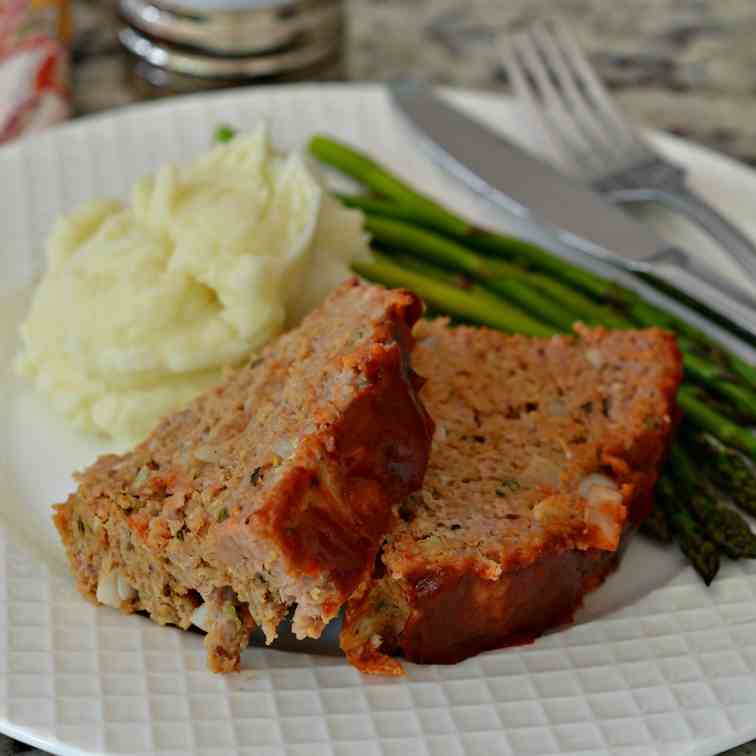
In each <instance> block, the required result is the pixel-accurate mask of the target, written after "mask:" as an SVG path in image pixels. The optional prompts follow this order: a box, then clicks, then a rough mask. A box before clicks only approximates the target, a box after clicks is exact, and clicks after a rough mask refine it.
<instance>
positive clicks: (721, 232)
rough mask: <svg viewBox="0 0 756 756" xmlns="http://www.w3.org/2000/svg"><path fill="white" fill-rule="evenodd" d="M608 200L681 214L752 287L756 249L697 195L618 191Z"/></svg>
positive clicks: (755, 276)
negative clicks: (719, 249) (730, 259)
mask: <svg viewBox="0 0 756 756" xmlns="http://www.w3.org/2000/svg"><path fill="white" fill-rule="evenodd" d="M612 198H613V199H614V200H615V201H616V202H619V203H626V202H657V203H659V204H661V205H665V206H666V207H668V208H670V209H671V210H675V211H677V212H679V213H682V214H683V215H685V216H687V217H688V218H689V219H690V220H691V221H693V222H694V223H696V224H697V225H698V226H700V227H701V228H702V229H703V230H704V231H706V232H707V233H708V234H709V236H711V237H712V239H714V240H715V241H716V242H718V243H719V245H720V246H721V247H722V249H723V250H724V251H725V252H727V253H729V254H730V256H731V257H733V258H734V259H735V261H736V262H737V263H738V264H739V265H740V267H741V268H742V269H743V270H744V271H745V272H746V273H747V274H748V275H749V277H750V278H751V280H752V281H753V282H754V283H756V245H755V244H754V243H753V242H752V241H751V240H750V239H749V238H748V237H747V236H745V234H743V233H742V232H741V231H739V230H738V229H737V228H736V227H735V226H734V225H733V224H732V223H730V221H729V220H727V218H725V217H724V215H722V213H720V212H719V211H718V210H717V209H716V208H715V207H713V206H712V205H711V204H710V203H709V202H708V201H707V200H705V199H704V198H703V197H702V196H701V195H700V194H697V193H696V192H694V191H692V190H690V189H688V188H686V187H679V188H675V189H674V190H667V189H640V190H629V191H618V192H613V193H612Z"/></svg>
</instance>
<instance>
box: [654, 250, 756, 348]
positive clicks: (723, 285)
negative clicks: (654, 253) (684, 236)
mask: <svg viewBox="0 0 756 756" xmlns="http://www.w3.org/2000/svg"><path fill="white" fill-rule="evenodd" d="M648 267H649V268H650V271H649V272H652V273H653V274H654V275H655V276H658V277H659V278H662V279H663V280H664V281H666V282H667V283H668V284H670V285H671V286H674V287H676V288H678V289H681V290H682V291H684V292H685V293H686V294H688V295H690V296H691V297H693V298H694V299H698V300H700V301H701V302H704V303H705V304H707V305H708V306H709V307H711V308H712V309H714V310H717V311H719V312H720V313H721V314H722V315H724V316H725V317H727V318H729V319H730V320H732V321H734V322H735V323H737V324H738V325H739V326H740V327H741V328H743V329H744V330H746V331H748V333H750V334H752V335H754V336H756V299H754V297H753V296H751V295H750V294H749V293H748V292H746V291H744V290H743V289H741V288H739V287H736V286H735V285H733V284H732V283H730V281H728V280H727V279H725V278H723V277H722V276H720V275H719V274H718V273H715V272H714V271H713V270H711V268H709V267H708V266H706V265H704V264H702V263H700V262H699V261H698V260H697V259H696V258H695V257H694V256H693V255H690V254H688V253H687V252H685V251H684V250H682V249H678V248H672V249H669V250H667V252H666V253H665V254H664V255H660V258H659V259H658V263H657V264H654V265H649V266H648Z"/></svg>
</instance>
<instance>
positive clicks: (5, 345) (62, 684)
mask: <svg viewBox="0 0 756 756" xmlns="http://www.w3.org/2000/svg"><path fill="white" fill-rule="evenodd" d="M455 97H456V98H458V100H459V102H461V103H462V104H464V105H466V106H469V107H470V108H472V109H473V110H474V111H475V112H476V113H478V114H479V115H480V116H481V117H484V118H486V119H487V120H490V121H491V122H493V123H496V124H497V125H498V126H499V127H500V128H502V129H504V130H506V131H507V132H509V133H510V134H512V135H513V136H516V137H518V138H521V139H525V141H529V142H530V143H531V144H532V145H533V146H536V147H538V146H539V145H538V144H537V142H534V141H533V140H534V139H535V130H534V129H533V128H532V127H531V126H530V125H528V124H527V123H526V122H525V121H524V119H523V117H522V115H521V114H519V113H518V111H517V109H516V108H515V107H514V106H513V105H512V104H511V103H509V102H508V101H506V100H504V99H501V98H493V97H490V96H484V95H476V94H470V93H467V94H465V93H456V94H455ZM261 117H265V118H267V119H269V120H270V122H271V123H272V126H273V132H274V134H276V135H277V140H278V142H279V143H280V145H281V146H282V147H285V148H293V147H296V146H299V145H302V144H303V143H304V142H305V141H306V139H307V137H308V136H309V135H310V134H312V133H313V132H316V131H324V132H328V133H330V134H333V135H336V136H338V137H342V138H345V139H347V140H349V141H352V142H354V143H355V144H358V145H361V146H363V147H365V148H367V149H368V150H370V152H371V153H372V154H373V155H375V156H377V157H380V158H381V159H383V160H385V161H386V162H387V163H389V164H390V165H391V166H392V167H393V168H395V169H396V170H397V171H399V172H400V173H402V174H404V175H406V176H408V177H409V178H410V179H411V180H412V181H413V182H414V183H415V184H417V185H419V186H421V187H425V188H426V189H428V188H430V189H431V190H432V191H433V192H434V193H435V194H437V195H438V196H440V197H442V198H443V199H444V201H446V202H448V203H450V204H452V205H454V206H455V207H457V208H458V209H460V210H462V211H464V212H467V213H468V214H470V215H472V216H474V217H475V218H477V219H478V220H480V221H487V222H490V223H496V224H498V225H502V224H503V223H506V219H502V218H501V216H500V214H498V213H496V212H494V211H493V210H492V209H491V208H488V207H485V206H484V205H482V204H481V203H480V201H479V200H478V199H476V198H475V197H472V196H471V195H469V194H467V193H466V192H465V191H464V190H463V189H461V188H460V187H459V186H457V185H455V184H454V183H453V181H451V180H450V179H448V178H446V177H445V176H444V175H442V174H441V173H440V172H438V171H437V170H436V169H435V168H434V167H433V166H431V165H430V164H429V163H428V162H427V161H426V160H425V159H424V158H423V157H422V156H421V155H419V154H418V152H417V150H416V149H415V147H414V146H413V144H412V141H411V139H410V138H408V136H407V135H406V133H405V132H404V131H403V130H402V129H401V128H400V127H399V124H398V123H397V120H396V119H395V116H394V115H393V114H392V113H391V112H390V110H389V107H388V103H387V101H386V98H385V96H384V94H383V92H382V91H381V90H380V89H378V88H375V87H365V86H325V87H323V86H319V87H287V88H279V89H276V88H273V89H260V90H250V91H239V92H232V93H230V94H221V95H213V96H204V97H197V98H190V99H184V100H174V101H171V102H168V103H163V104H158V105H148V106H140V107H137V108H133V109H129V110H126V111H123V112H120V113H117V114H115V115H106V116H103V117H96V118H92V119H87V120H84V121H81V122H78V123H74V124H71V125H67V126H64V127H62V128H59V129H57V130H53V131H50V132H48V133H46V134H44V135H42V136H40V137H36V138H34V139H32V140H30V141H23V142H21V143H19V144H16V145H13V146H10V147H7V148H5V149H3V150H1V151H0V229H2V232H3V244H2V246H0V294H2V295H3V299H2V311H1V312H2V315H1V316H0V323H1V324H2V328H0V333H2V337H1V338H0V349H1V350H2V365H3V373H2V374H1V376H0V394H1V395H0V417H3V418H4V421H3V423H2V430H1V431H0V433H2V435H0V476H1V478H0V479H1V480H2V483H3V487H4V490H3V496H2V498H1V499H0V518H1V519H0V523H1V525H0V730H1V731H3V732H5V733H7V734H9V735H12V736H14V737H16V738H20V739H23V740H26V741H28V742H30V743H33V744H34V745H37V746H40V747H42V748H45V749H47V750H50V751H53V752H55V753H61V754H79V753H99V752H103V751H104V752H108V753H164V754H168V753H172V754H188V753H196V754H253V753H254V754H284V753H285V754H307V756H319V755H320V754H352V753H359V754H360V756H371V755H372V754H385V755H386V756H389V755H390V754H401V756H410V754H429V755H431V756H442V755H443V756H447V755H449V756H451V755H452V754H461V753H466V754H471V755H472V754H510V753H511V754H517V755H518V756H519V755H520V754H531V753H532V754H539V756H541V755H543V754H547V753H562V754H567V753H571V754H599V753H617V754H675V755H678V756H681V755H682V754H714V753H717V752H719V751H721V750H723V749H725V748H727V747H729V746H733V745H737V744H738V743H742V742H745V741H747V740H749V739H752V738H754V737H756V676H755V675H754V671H756V598H755V593H754V587H755V586H756V567H754V563H753V562H749V561H742V562H740V563H733V562H726V563H725V564H724V565H723V568H722V571H721V573H720V576H719V577H718V578H717V580H716V582H715V584H714V586H713V587H712V588H710V589H708V590H707V589H706V588H704V587H703V585H702V583H701V582H700V580H699V579H698V578H697V577H696V576H695V574H694V573H693V571H692V570H691V569H690V568H689V567H687V566H686V565H685V564H684V563H683V561H682V560H681V559H680V557H679V556H678V554H677V552H676V551H675V550H674V549H666V550H665V549H659V548H656V547H654V546H652V545H651V544H649V543H648V542H646V541H644V540H642V539H640V538H637V539H636V540H635V541H634V542H633V543H632V545H631V547H630V549H629V552H628V554H627V555H626V557H625V560H624V563H623V565H622V568H621V570H620V571H619V572H618V573H617V574H615V575H613V576H612V577H610V578H609V579H608V580H607V581H606V583H605V585H604V586H603V587H602V588H601V589H600V590H599V591H597V592H595V593H594V594H592V595H591V596H590V597H589V599H588V601H587V602H586V606H585V608H584V609H583V610H582V611H581V612H580V614H579V616H578V618H577V622H576V624H575V626H573V627H571V628H568V629H565V630H562V631H559V632H555V633H552V634H550V635H548V636H546V637H544V638H541V639H540V640H538V641H536V642H535V643H534V644H532V645H530V646H524V647H520V648H514V649H509V650H505V651H499V652H492V653H488V654H484V655H482V656H480V657H478V658H475V659H471V660H469V661H466V662H464V663H462V664H458V665H456V666H452V667H441V666H430V667H419V666H413V665H409V664H408V665H406V667H407V676H406V677H405V678H404V679H400V680H386V679H380V678H371V679H369V678H367V677H363V676H361V675H360V674H359V673H358V672H356V671H355V670H353V669H352V668H350V667H349V666H348V665H347V664H346V662H345V661H344V659H343V658H341V657H340V656H338V655H336V654H335V642H334V633H333V632H331V633H330V637H329V638H328V639H326V640H325V641H323V642H322V643H320V644H315V645H314V646H311V647H309V648H307V649H304V650H310V649H311V650H313V651H314V653H312V654H308V653H303V652H302V649H303V647H302V646H299V649H300V651H298V652H293V651H283V650H271V649H265V648H260V647H256V648H253V649H251V650H249V651H248V652H246V653H245V655H244V658H243V661H244V666H245V668H246V670H247V671H245V672H243V673H241V674H239V675H234V676H229V677H221V676H214V675H211V674H209V673H208V672H206V671H205V651H204V647H203V645H202V637H201V636H200V635H199V634H194V633H184V632H180V631H178V630H175V629H169V628H161V627H158V626H157V625H154V624H152V623H151V622H149V621H148V620H145V619H142V618H141V617H125V616H122V615H120V614H119V613H117V612H115V611H113V610H110V609H107V608H99V609H95V608H94V607H92V606H90V605H89V604H88V603H86V602H85V601H84V600H83V599H81V598H80V597H79V596H78V595H77V594H76V592H75V591H74V588H73V581H72V579H71V577H70V576H69V574H68V572H67V568H66V565H65V560H64V555H63V551H62V548H61V546H60V545H59V543H58V540H57V537H56V535H55V534H54V532H53V528H52V525H51V523H50V518H49V506H50V503H51V502H54V501H60V500H61V499H62V498H63V497H64V496H65V494H66V493H67V492H68V491H69V490H70V489H71V488H72V481H71V477H70V474H71V471H72V470H74V469H76V468H81V467H83V466H84V465H86V464H87V463H89V462H91V461H92V460H93V459H94V457H95V455H96V454H97V453H99V452H102V451H105V449H106V446H105V445H103V444H101V443H98V442H97V441H96V440H92V439H86V438H82V437H78V436H76V435H74V434H73V433H71V432H70V431H69V430H68V429H67V427H66V426H65V424H64V423H62V422H61V421H60V419H59V418H57V417H55V416H54V415H53V414H51V412H50V410H49V409H48V408H47V406H46V405H45V403H44V401H43V400H41V399H40V398H39V397H37V396H36V395H34V394H33V393H32V392H31V391H30V390H29V389H28V388H27V387H26V386H24V385H21V384H20V383H19V382H18V381H17V380H16V379H15V378H14V377H13V376H12V373H11V370H10V363H11V358H12V355H13V353H14V350H15V338H16V336H15V332H16V327H17V325H18V322H19V318H20V317H21V316H22V314H23V312H24V307H25V306H26V302H27V300H28V288H29V285H30V283H31V282H32V281H33V278H34V276H35V274H36V273H37V272H38V271H39V270H40V268H41V266H42V263H43V240H44V238H45V235H46V233H47V231H48V229H49V228H50V225H51V223H52V221H53V219H54V217H55V216H56V215H57V214H58V213H60V212H62V211H64V210H69V209H71V208H72V207H74V206H75V205H77V204H78V203H79V202H81V201H83V200H85V199H88V198H90V197H94V196H96V195H101V194H106V195H120V196H122V195H125V193H126V191H127V189H128V187H129V186H130V184H131V183H132V182H133V181H134V180H135V179H136V178H137V177H139V176H140V175H142V174H144V173H145V172H147V171H151V170H153V169H154V168H155V167H156V166H157V165H158V163H159V162H161V161H164V160H166V159H174V158H184V157H188V156H190V155H193V154H195V153H197V152H198V151H200V150H203V149H205V148H206V147H207V145H208V144H209V142H210V140H211V135H212V133H213V128H214V126H215V125H216V124H217V123H218V122H220V121H224V122H230V123H233V124H236V125H237V126H239V127H241V128H251V127H252V126H253V125H254V123H255V122H256V121H257V119H258V118H261ZM661 144H662V145H663V146H664V147H665V148H666V149H667V150H668V151H669V153H670V154H671V155H672V156H674V157H675V158H677V159H679V160H681V161H682V162H684V163H686V164H687V165H688V166H689V168H690V169H691V174H692V178H693V183H694V184H695V185H696V186H697V188H699V189H700V190H701V191H702V192H703V193H704V194H706V195H708V196H710V197H711V198H713V199H715V200H718V201H720V202H721V203H722V204H723V205H725V206H726V208H727V210H728V212H729V213H730V214H731V215H732V217H733V218H734V219H735V220H737V221H738V222H739V223H741V224H742V225H743V226H744V227H745V228H746V229H747V230H750V231H752V232H754V233H756V217H754V214H753V212H752V206H751V205H752V197H753V196H754V194H755V193H756V179H755V178H754V175H753V174H752V173H751V172H750V171H748V170H747V169H745V168H743V167H741V166H739V165H737V164H735V163H732V162H730V161H728V160H726V159H723V158H721V157H719V156H716V155H714V154H712V153H709V152H707V151H705V150H702V149H700V148H697V147H693V146H691V145H687V144H684V143H682V142H679V141H676V140H672V139H669V138H665V139H663V140H661ZM541 147H542V146H541ZM669 228H672V230H673V232H674V233H675V234H676V235H677V238H678V239H681V240H682V241H685V242H689V243H693V242H696V244H698V238H697V237H693V236H690V232H689V231H688V230H687V229H685V228H683V227H680V226H674V227H672V226H668V229H669ZM722 269H723V270H724V271H727V265H726V264H724V263H723V265H722ZM63 306H65V305H63ZM284 645H286V643H285V642H284Z"/></svg>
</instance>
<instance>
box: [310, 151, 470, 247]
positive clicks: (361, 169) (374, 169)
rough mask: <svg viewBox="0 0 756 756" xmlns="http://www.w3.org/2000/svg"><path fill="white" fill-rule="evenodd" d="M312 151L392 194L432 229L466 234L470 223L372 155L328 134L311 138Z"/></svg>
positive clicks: (383, 193) (381, 192) (373, 187)
mask: <svg viewBox="0 0 756 756" xmlns="http://www.w3.org/2000/svg"><path fill="white" fill-rule="evenodd" d="M310 152H311V153H312V154H313V155H314V156H315V157H316V158H318V160H320V161H322V162H323V163H326V164H327V165H330V166H333V167H334V168H338V169H339V170H340V171H342V172H343V173H346V174H347V176H351V177H352V178H354V179H356V180H357V181H359V182H360V183H362V184H364V185H365V186H366V187H368V188H369V189H371V190H372V191H373V192H375V193H376V194H378V195H380V196H384V197H390V198H391V199H392V200H394V201H395V202H398V203H400V204H401V205H403V206H404V207H406V208H408V210H411V211H412V213H413V215H414V217H415V218H422V219H424V220H425V221H426V223H427V224H428V225H430V226H431V227H432V228H437V229H439V230H441V231H444V232H447V233H450V234H452V235H453V236H458V235H464V234H465V233H466V231H467V229H468V227H469V226H468V224H467V222H465V221H464V220H462V219H461V218H458V217H457V216H456V215H454V214H453V213H450V212H449V211H448V210H446V208H444V207H442V206H441V205H439V204H438V203H437V202H434V201H433V200H432V199H429V198H428V197H425V196H423V195H422V194H420V193H419V192H416V191H415V190H414V189H413V188H412V187H411V186H409V185H408V184H406V183H404V182H403V181H401V180H400V179H398V178H396V176H394V175H392V174H391V173H390V172H389V171H387V170H385V169H384V168H383V167H382V166H381V165H379V164H378V163H377V162H376V161H374V160H373V159H372V158H369V157H368V156H367V155H364V154H362V153H361V152H358V151H357V150H354V149H351V148H350V147H347V146H346V145H344V144H340V143H339V142H336V141H334V140H333V139H329V138H328V137H322V136H315V137H313V138H312V139H311V140H310Z"/></svg>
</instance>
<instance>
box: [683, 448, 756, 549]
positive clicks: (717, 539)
mask: <svg viewBox="0 0 756 756" xmlns="http://www.w3.org/2000/svg"><path fill="white" fill-rule="evenodd" d="M669 464H670V466H671V468H672V476H673V478H674V479H675V481H676V482H677V484H678V486H679V489H678V490H679V491H680V493H681V494H682V495H683V496H684V501H683V506H684V507H686V508H687V509H688V510H689V511H690V512H691V513H692V514H693V515H694V516H695V517H696V519H697V520H698V521H699V522H700V523H701V525H702V526H703V528H704V530H705V531H706V533H707V534H708V536H709V538H710V539H711V540H712V541H714V543H716V544H717V546H719V548H720V549H721V550H722V551H723V552H724V553H725V554H727V556H729V557H731V558H732V559H737V558H738V557H747V558H754V557H756V536H754V534H753V533H752V532H751V528H750V527H749V525H748V523H747V522H746V521H745V520H744V519H743V517H742V516H741V515H740V514H738V512H736V511H735V510H734V509H728V508H726V507H723V506H720V505H719V504H718V503H717V502H716V501H715V500H714V499H713V498H712V497H711V496H710V495H709V492H708V491H707V490H706V488H705V486H704V485H702V484H701V480H702V479H701V478H700V476H698V475H697V472H696V468H695V466H694V465H693V463H692V461H691V460H690V458H689V457H688V456H687V455H686V453H685V452H684V451H683V450H682V447H681V446H680V445H679V444H677V445H674V446H673V447H672V449H671V450H670V457H669Z"/></svg>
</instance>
